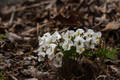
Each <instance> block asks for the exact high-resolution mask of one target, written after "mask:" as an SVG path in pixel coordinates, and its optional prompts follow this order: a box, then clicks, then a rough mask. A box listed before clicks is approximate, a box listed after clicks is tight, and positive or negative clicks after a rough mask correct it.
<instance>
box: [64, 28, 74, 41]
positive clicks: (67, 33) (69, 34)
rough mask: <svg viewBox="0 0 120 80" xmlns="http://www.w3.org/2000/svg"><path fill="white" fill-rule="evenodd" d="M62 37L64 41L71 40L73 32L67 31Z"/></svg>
mask: <svg viewBox="0 0 120 80" xmlns="http://www.w3.org/2000/svg"><path fill="white" fill-rule="evenodd" d="M62 36H63V39H64V40H67V39H69V40H71V39H72V38H73V37H74V31H73V30H70V31H67V32H66V33H63V34H62Z"/></svg>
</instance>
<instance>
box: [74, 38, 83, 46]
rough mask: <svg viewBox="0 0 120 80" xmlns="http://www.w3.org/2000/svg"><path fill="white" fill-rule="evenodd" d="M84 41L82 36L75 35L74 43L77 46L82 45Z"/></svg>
mask: <svg viewBox="0 0 120 80" xmlns="http://www.w3.org/2000/svg"><path fill="white" fill-rule="evenodd" d="M84 42H85V40H84V39H83V38H82V37H80V36H78V37H76V38H75V39H74V45H75V46H76V47H77V46H81V47H84Z"/></svg>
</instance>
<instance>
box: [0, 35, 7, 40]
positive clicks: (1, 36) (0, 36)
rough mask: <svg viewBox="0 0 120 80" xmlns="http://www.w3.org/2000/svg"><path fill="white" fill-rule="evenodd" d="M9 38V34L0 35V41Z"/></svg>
mask: <svg viewBox="0 0 120 80" xmlns="http://www.w3.org/2000/svg"><path fill="white" fill-rule="evenodd" d="M7 37H8V35H7V34H0V39H3V38H7Z"/></svg>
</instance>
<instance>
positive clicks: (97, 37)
mask: <svg viewBox="0 0 120 80" xmlns="http://www.w3.org/2000/svg"><path fill="white" fill-rule="evenodd" d="M101 36H102V34H101V32H97V33H94V36H93V41H94V43H95V44H99V42H100V38H101Z"/></svg>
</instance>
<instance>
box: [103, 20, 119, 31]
mask: <svg viewBox="0 0 120 80" xmlns="http://www.w3.org/2000/svg"><path fill="white" fill-rule="evenodd" d="M119 28H120V23H118V22H115V21H112V22H110V23H108V24H107V25H106V26H105V28H104V29H102V30H101V31H108V30H117V29H119Z"/></svg>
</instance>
